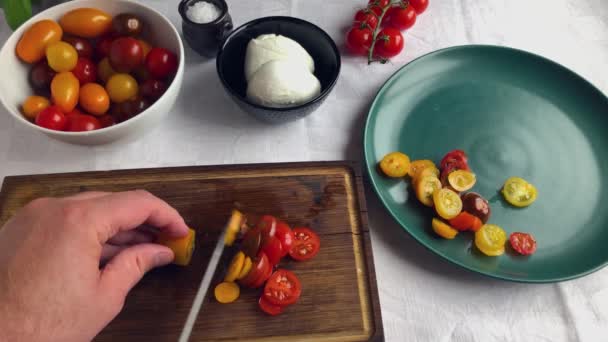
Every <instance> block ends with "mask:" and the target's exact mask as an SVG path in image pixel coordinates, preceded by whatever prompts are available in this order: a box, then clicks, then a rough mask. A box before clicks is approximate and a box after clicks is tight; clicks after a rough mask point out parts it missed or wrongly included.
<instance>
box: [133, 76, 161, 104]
mask: <svg viewBox="0 0 608 342" xmlns="http://www.w3.org/2000/svg"><path fill="white" fill-rule="evenodd" d="M139 90H140V91H141V94H142V95H143V96H145V97H147V98H149V99H150V100H156V99H158V98H160V97H161V96H163V94H164V93H165V91H166V90H167V84H166V83H165V82H163V81H159V80H152V79H149V80H147V81H144V82H143V83H141V85H140V86H139Z"/></svg>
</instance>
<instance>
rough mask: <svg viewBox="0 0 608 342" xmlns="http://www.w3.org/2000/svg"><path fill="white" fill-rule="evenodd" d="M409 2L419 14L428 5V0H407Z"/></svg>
mask: <svg viewBox="0 0 608 342" xmlns="http://www.w3.org/2000/svg"><path fill="white" fill-rule="evenodd" d="M409 2H410V5H412V7H414V9H415V10H416V14H421V13H422V12H424V11H425V10H426V8H427V7H429V0H409Z"/></svg>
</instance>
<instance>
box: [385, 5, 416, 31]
mask: <svg viewBox="0 0 608 342" xmlns="http://www.w3.org/2000/svg"><path fill="white" fill-rule="evenodd" d="M387 15H388V16H389V22H390V23H391V25H393V26H394V27H395V28H398V29H400V30H407V29H409V28H410V27H412V26H414V24H415V23H416V10H414V7H413V6H411V5H410V4H409V3H408V4H406V5H404V6H403V7H402V6H395V7H393V8H391V9H390V10H389V12H388V13H387Z"/></svg>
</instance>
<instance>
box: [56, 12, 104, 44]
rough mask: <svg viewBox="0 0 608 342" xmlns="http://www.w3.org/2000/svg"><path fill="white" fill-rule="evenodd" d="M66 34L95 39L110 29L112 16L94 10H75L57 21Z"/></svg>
mask: <svg viewBox="0 0 608 342" xmlns="http://www.w3.org/2000/svg"><path fill="white" fill-rule="evenodd" d="M59 24H61V27H62V28H63V30H64V31H65V32H66V33H69V34H71V35H74V36H78V37H84V38H97V37H99V36H101V35H102V34H105V33H107V32H108V31H110V29H111V28H112V16H111V15H109V14H108V13H106V12H104V11H102V10H99V9H96V8H77V9H74V10H71V11H69V12H67V13H66V14H64V15H63V17H61V19H59Z"/></svg>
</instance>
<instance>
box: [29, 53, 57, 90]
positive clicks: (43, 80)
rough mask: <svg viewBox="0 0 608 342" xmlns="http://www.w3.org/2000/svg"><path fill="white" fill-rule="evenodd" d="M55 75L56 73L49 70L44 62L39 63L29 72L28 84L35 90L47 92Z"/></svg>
mask: <svg viewBox="0 0 608 342" xmlns="http://www.w3.org/2000/svg"><path fill="white" fill-rule="evenodd" d="M55 74H57V73H56V72H55V71H54V70H53V69H51V67H50V66H49V65H48V63H47V62H46V60H43V61H40V62H38V63H36V65H34V66H33V67H32V69H31V70H30V75H29V80H30V84H31V85H32V88H34V89H36V90H40V91H49V90H50V87H51V81H53V77H55Z"/></svg>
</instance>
